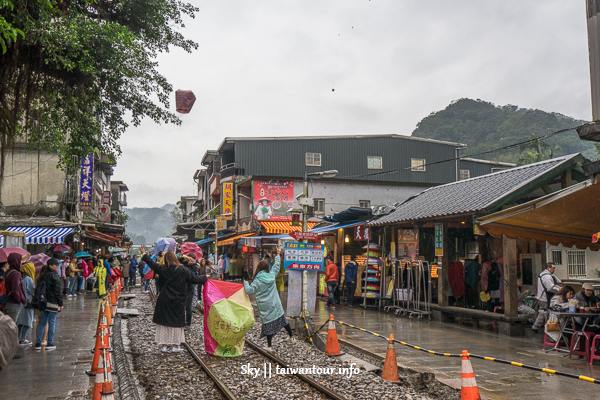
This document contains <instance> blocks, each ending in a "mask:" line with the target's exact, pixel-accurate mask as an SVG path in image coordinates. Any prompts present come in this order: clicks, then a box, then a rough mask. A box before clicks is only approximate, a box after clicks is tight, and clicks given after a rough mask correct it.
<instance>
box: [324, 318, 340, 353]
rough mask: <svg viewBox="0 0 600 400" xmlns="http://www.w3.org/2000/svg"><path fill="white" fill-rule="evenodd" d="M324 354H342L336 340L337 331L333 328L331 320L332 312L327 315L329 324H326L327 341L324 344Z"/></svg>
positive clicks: (333, 324)
mask: <svg viewBox="0 0 600 400" xmlns="http://www.w3.org/2000/svg"><path fill="white" fill-rule="evenodd" d="M325 354H327V355H328V356H339V355H341V354H342V352H341V351H340V343H339V342H338V337H337V331H336V330H335V322H334V321H333V314H330V315H329V325H328V326H327V343H326V344H325Z"/></svg>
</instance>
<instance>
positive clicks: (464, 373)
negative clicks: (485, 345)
mask: <svg viewBox="0 0 600 400" xmlns="http://www.w3.org/2000/svg"><path fill="white" fill-rule="evenodd" d="M461 357H462V366H461V369H460V372H461V378H462V385H461V388H460V399H461V400H481V396H479V388H477V382H475V373H474V372H473V367H471V360H470V358H469V352H468V351H466V350H463V352H462V354H461Z"/></svg>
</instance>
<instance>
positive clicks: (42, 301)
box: [31, 279, 48, 311]
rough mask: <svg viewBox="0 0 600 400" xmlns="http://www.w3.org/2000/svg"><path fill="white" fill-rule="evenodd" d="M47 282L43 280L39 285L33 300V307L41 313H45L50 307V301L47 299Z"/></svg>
mask: <svg viewBox="0 0 600 400" xmlns="http://www.w3.org/2000/svg"><path fill="white" fill-rule="evenodd" d="M46 287H47V284H46V280H45V279H41V280H40V282H39V283H38V285H37V286H36V288H35V292H34V293H33V298H32V299H31V305H32V306H33V308H37V309H38V310H40V311H43V310H45V309H46V307H48V299H47V298H46Z"/></svg>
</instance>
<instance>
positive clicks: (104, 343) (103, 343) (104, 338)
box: [85, 325, 110, 376]
mask: <svg viewBox="0 0 600 400" xmlns="http://www.w3.org/2000/svg"><path fill="white" fill-rule="evenodd" d="M107 329H108V328H107V327H106V326H104V325H102V326H101V327H100V333H99V334H98V336H97V337H96V347H95V348H94V358H93V359H92V368H90V370H89V371H85V373H86V374H87V375H89V376H94V375H97V374H100V373H102V368H103V367H100V361H101V358H102V356H101V354H100V353H102V352H104V351H105V350H109V347H110V346H109V343H108V332H107Z"/></svg>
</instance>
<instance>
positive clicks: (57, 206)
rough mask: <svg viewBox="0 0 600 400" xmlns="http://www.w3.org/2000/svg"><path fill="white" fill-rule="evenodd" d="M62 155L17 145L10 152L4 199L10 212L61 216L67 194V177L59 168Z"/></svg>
mask: <svg viewBox="0 0 600 400" xmlns="http://www.w3.org/2000/svg"><path fill="white" fill-rule="evenodd" d="M57 163H58V155H55V154H48V153H46V152H41V153H39V154H38V152H37V151H31V152H28V151H26V150H25V149H22V148H16V149H15V150H14V152H8V154H7V155H6V166H5V168H4V180H3V182H2V187H1V188H0V201H1V202H2V204H3V205H4V210H3V211H4V212H5V213H7V214H14V215H19V214H31V213H33V212H35V213H36V215H38V216H53V215H58V214H59V213H60V212H61V211H62V202H63V200H64V195H65V177H66V174H65V172H63V171H62V170H60V169H58V168H56V166H57Z"/></svg>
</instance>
